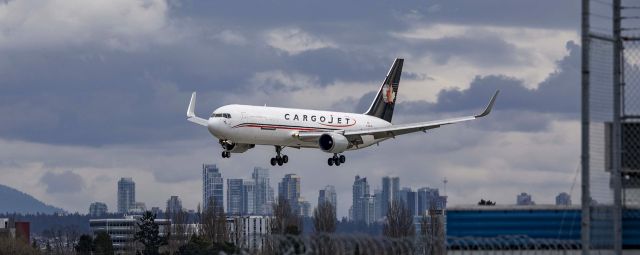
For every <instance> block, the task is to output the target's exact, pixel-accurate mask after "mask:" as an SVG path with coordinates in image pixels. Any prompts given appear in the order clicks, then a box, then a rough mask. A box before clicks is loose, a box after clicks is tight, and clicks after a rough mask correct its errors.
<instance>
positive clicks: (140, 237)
mask: <svg viewBox="0 0 640 255" xmlns="http://www.w3.org/2000/svg"><path fill="white" fill-rule="evenodd" d="M155 220H156V215H155V214H153V213H151V212H149V211H147V212H145V213H144V214H143V215H142V218H140V220H139V221H138V223H137V224H138V229H140V230H139V231H138V232H136V234H135V236H134V240H136V241H138V242H140V243H142V245H144V250H143V251H142V254H145V255H157V254H160V253H159V251H158V250H159V249H160V246H163V245H166V244H167V239H166V238H164V237H161V236H160V230H159V226H158V224H157V223H156V222H155Z"/></svg>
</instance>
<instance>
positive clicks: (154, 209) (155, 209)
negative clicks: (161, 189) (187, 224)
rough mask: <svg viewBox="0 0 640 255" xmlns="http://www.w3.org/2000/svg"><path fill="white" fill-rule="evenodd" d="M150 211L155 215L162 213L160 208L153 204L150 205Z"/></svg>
mask: <svg viewBox="0 0 640 255" xmlns="http://www.w3.org/2000/svg"><path fill="white" fill-rule="evenodd" d="M151 213H153V214H154V215H156V217H157V216H159V215H160V214H162V210H161V209H160V207H157V206H154V207H151Z"/></svg>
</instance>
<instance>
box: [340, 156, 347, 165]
mask: <svg viewBox="0 0 640 255" xmlns="http://www.w3.org/2000/svg"><path fill="white" fill-rule="evenodd" d="M345 161H347V157H345V156H344V155H340V163H344V162H345Z"/></svg>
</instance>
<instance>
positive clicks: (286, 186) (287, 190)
mask: <svg viewBox="0 0 640 255" xmlns="http://www.w3.org/2000/svg"><path fill="white" fill-rule="evenodd" d="M299 199H300V176H298V175H296V174H287V175H285V176H284V178H282V182H280V183H278V202H279V203H280V202H282V201H286V202H288V203H289V205H290V206H291V210H293V211H294V212H300V207H299V205H298V201H299Z"/></svg>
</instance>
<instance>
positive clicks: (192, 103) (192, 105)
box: [187, 92, 196, 118]
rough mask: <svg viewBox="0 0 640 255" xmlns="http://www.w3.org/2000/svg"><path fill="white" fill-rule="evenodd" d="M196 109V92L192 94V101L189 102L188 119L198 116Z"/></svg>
mask: <svg viewBox="0 0 640 255" xmlns="http://www.w3.org/2000/svg"><path fill="white" fill-rule="evenodd" d="M194 108H196V92H193V93H192V94H191V101H189V108H187V118H191V117H195V116H196V114H195V110H194Z"/></svg>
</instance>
